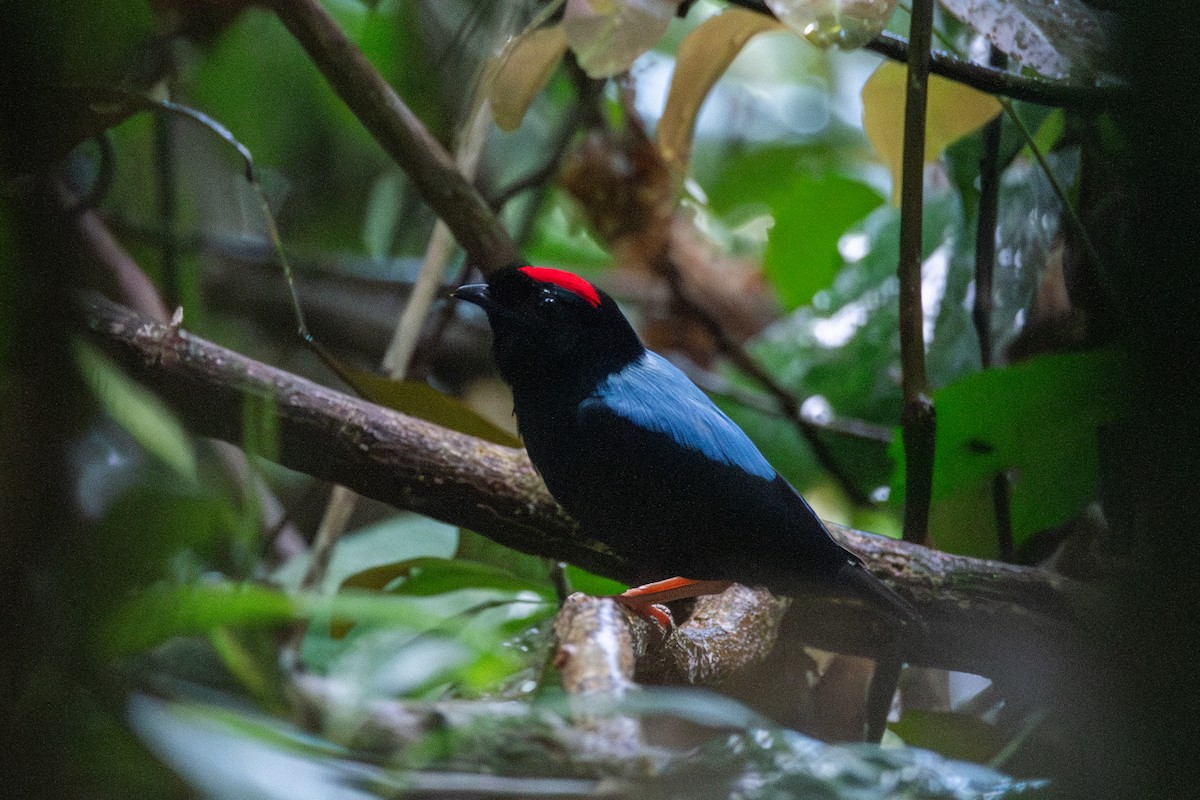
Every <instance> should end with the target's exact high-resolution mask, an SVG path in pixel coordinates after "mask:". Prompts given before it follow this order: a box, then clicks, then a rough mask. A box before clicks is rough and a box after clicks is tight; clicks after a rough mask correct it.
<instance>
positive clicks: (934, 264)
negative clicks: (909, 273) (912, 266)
mask: <svg viewBox="0 0 1200 800" xmlns="http://www.w3.org/2000/svg"><path fill="white" fill-rule="evenodd" d="M949 272H950V243H949V242H946V243H945V244H943V245H942V246H941V247H939V248H938V249H937V250H934V251H933V252H932V253H930V254H929V258H927V259H925V263H924V264H922V265H921V309H922V311H923V312H924V315H923V324H922V326H921V330H922V332H923V333H924V335H925V349H926V350H928V349H929V343H930V342H932V341H933V329H934V326H935V325H936V324H937V318H938V312H939V311H941V308H942V297H943V296H944V295H945V294H946V275H947V274H948V273H949Z"/></svg>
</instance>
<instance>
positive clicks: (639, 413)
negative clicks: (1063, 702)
mask: <svg viewBox="0 0 1200 800" xmlns="http://www.w3.org/2000/svg"><path fill="white" fill-rule="evenodd" d="M452 296H453V297H454V298H456V299H458V300H462V301H465V302H468V303H472V304H474V305H477V306H479V307H481V308H482V309H483V311H484V312H485V313H486V314H487V318H488V322H489V324H490V327H491V329H492V353H493V356H494V359H495V362H496V366H497V368H498V370H499V372H500V376H501V377H502V378H503V379H504V381H505V382H506V383H507V384H508V385H509V386H510V387H511V389H512V396H513V411H514V414H515V415H516V420H517V428H518V431H519V433H520V435H521V438H522V439H523V440H524V443H525V447H526V450H527V451H528V454H529V458H530V460H531V461H532V462H533V465H534V467H535V468H536V469H537V471H538V473H539V474H540V475H541V477H542V479H543V481H544V482H545V484H546V488H547V489H549V491H550V494H551V495H553V497H554V498H555V499H556V500H557V501H558V503H559V504H560V505H561V506H562V507H563V508H564V509H565V510H566V512H567V513H568V514H569V515H570V516H571V517H573V518H574V519H575V520H576V522H578V523H579V526H580V529H581V530H582V531H583V532H584V533H585V534H587V535H588V536H590V537H592V538H594V539H596V540H598V541H600V542H602V543H603V544H605V545H606V546H608V547H609V548H611V549H612V550H613V551H615V552H617V553H619V554H622V555H624V556H625V557H626V558H627V559H628V561H629V563H631V564H632V565H634V566H635V569H636V572H637V575H638V576H639V577H640V578H641V579H643V583H644V584H645V585H644V586H636V587H634V588H631V589H630V590H629V591H628V592H626V593H624V594H622V595H620V596H618V598H617V599H619V600H621V601H622V602H624V603H625V604H626V605H627V606H628V607H630V608H631V609H632V610H634V611H636V612H638V613H639V614H641V615H642V616H646V617H648V618H654V619H659V620H660V621H663V618H662V616H661V612H657V613H656V612H655V611H654V610H652V606H653V604H654V603H660V602H667V601H670V600H674V599H679V598H682V597H688V596H696V595H700V594H713V593H717V592H720V591H722V590H723V589H724V588H726V587H727V586H729V585H730V584H731V583H734V582H736V583H740V584H744V585H749V586H762V587H765V588H767V589H769V590H771V591H772V592H774V593H777V594H782V595H798V594H808V593H813V592H824V593H829V594H834V595H840V596H843V597H849V598H855V599H858V600H862V601H865V602H867V603H870V604H872V605H874V606H876V607H877V608H880V609H882V610H883V611H885V612H888V613H890V614H891V615H892V616H893V617H894V618H895V619H897V621H898V622H900V623H901V624H903V625H907V624H909V623H911V622H913V621H915V620H917V619H918V616H917V614H916V611H915V610H914V609H913V607H912V606H911V605H910V604H909V603H908V602H907V601H906V600H904V599H903V598H901V597H900V596H899V595H897V594H896V593H895V591H893V590H892V589H891V588H889V587H888V586H887V585H886V584H884V583H883V582H882V581H881V580H879V579H878V578H877V577H876V576H875V575H873V574H872V573H871V572H870V571H868V570H867V569H866V567H865V566H864V565H863V562H862V561H861V560H860V559H859V558H858V557H857V556H856V555H854V554H853V553H851V552H850V551H849V550H847V549H845V548H844V547H842V546H841V545H840V544H838V542H837V541H835V540H834V538H833V536H832V535H831V534H830V533H829V530H828V528H826V526H825V525H824V523H822V521H821V520H820V518H819V517H818V516H817V515H816V513H815V512H814V511H813V510H812V507H811V506H809V504H808V502H807V501H805V499H804V498H803V497H802V496H801V494H800V493H799V492H798V491H797V490H796V489H795V488H794V487H793V486H792V485H791V484H790V483H789V482H788V481H787V480H786V479H784V477H783V476H781V475H780V474H779V473H778V472H777V471H776V470H775V469H774V468H773V467H772V466H771V464H770V463H769V462H768V461H767V459H766V458H765V457H764V456H763V454H762V453H761V452H760V451H759V449H758V448H757V447H756V446H755V445H754V443H753V442H752V441H751V440H750V438H749V437H748V436H747V435H746V433H745V432H744V431H742V429H741V428H740V427H738V425H737V424H736V423H735V422H734V421H733V420H732V419H730V418H729V417H728V416H727V415H726V414H725V413H724V412H723V411H721V410H720V409H719V408H718V407H717V406H716V404H715V403H713V401H712V400H711V399H710V398H709V397H708V395H706V394H705V393H704V392H703V391H701V390H700V389H699V388H698V387H697V386H696V385H695V384H694V383H692V381H691V380H690V379H689V378H688V377H687V376H686V375H685V374H684V373H683V372H682V371H681V370H679V369H678V368H677V367H675V366H674V365H673V364H672V363H671V362H670V361H668V360H667V359H666V358H664V357H663V356H661V355H659V354H658V353H655V352H653V351H652V350H649V349H647V348H646V347H645V346H644V345H643V344H642V342H641V340H640V339H639V338H638V335H637V333H636V332H635V331H634V328H633V326H632V325H631V324H630V322H629V320H628V319H627V318H626V316H625V315H624V313H623V312H622V311H621V309H620V308H619V307H618V305H617V303H616V301H614V300H613V298H612V297H610V296H609V295H608V294H607V293H605V292H604V291H602V290H601V289H599V288H597V287H596V286H594V285H593V284H592V283H590V282H589V281H587V280H586V279H584V278H582V277H580V276H578V275H575V274H574V273H571V272H567V271H564V270H560V269H554V268H550V267H540V266H533V265H510V266H507V267H504V268H502V269H499V270H497V271H495V272H494V273H492V274H491V275H490V276H489V277H488V278H487V281H486V283H476V284H467V285H463V286H460V287H459V288H457V289H456V290H454V291H453V293H452Z"/></svg>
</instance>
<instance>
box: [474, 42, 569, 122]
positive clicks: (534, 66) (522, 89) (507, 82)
mask: <svg viewBox="0 0 1200 800" xmlns="http://www.w3.org/2000/svg"><path fill="white" fill-rule="evenodd" d="M566 51H567V37H566V34H565V33H563V27H562V25H551V26H549V27H546V28H538V29H537V30H535V31H530V32H529V33H527V34H525V35H523V36H517V37H515V38H514V39H512V40H510V41H509V43H508V44H507V45H505V47H504V50H503V51H502V52H501V53H500V55H498V56H496V58H495V59H494V60H493V63H492V65H491V67H490V68H489V69H490V70H492V77H491V79H490V81H491V83H490V85H489V86H488V100H490V101H491V104H492V116H493V117H494V118H495V120H496V125H498V126H499V127H500V129H501V130H505V131H514V130H516V129H517V128H518V127H519V126H520V124H521V120H522V119H524V118H525V112H526V111H527V110H528V109H529V106H530V104H531V103H532V102H533V99H534V98H535V97H537V95H538V92H540V91H541V90H542V87H543V86H545V85H546V82H547V81H548V80H550V76H551V75H553V74H554V68H555V67H557V66H558V64H559V62H560V61H562V57H563V54H564V53H565V52H566Z"/></svg>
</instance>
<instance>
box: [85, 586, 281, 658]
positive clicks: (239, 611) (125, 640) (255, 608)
mask: <svg viewBox="0 0 1200 800" xmlns="http://www.w3.org/2000/svg"><path fill="white" fill-rule="evenodd" d="M299 611H300V605H299V604H298V603H297V601H296V600H295V599H294V598H292V597H289V596H288V595H286V594H284V593H283V592H281V591H279V590H278V589H270V588H267V587H264V586H255V585H251V584H246V585H238V584H232V583H217V584H207V585H191V586H166V585H160V586H156V587H153V588H151V589H149V590H147V591H145V592H143V593H141V594H139V595H138V596H136V597H134V598H133V599H132V600H130V601H128V602H127V603H125V604H124V605H122V606H121V607H119V608H118V609H117V610H116V612H115V613H114V614H113V615H112V617H111V618H110V619H109V620H108V621H107V623H106V624H103V625H101V626H99V627H98V629H97V630H98V634H99V635H100V636H101V637H102V640H101V642H100V646H101V650H102V651H103V652H105V653H107V654H108V655H110V656H122V655H130V654H132V653H136V652H138V651H140V650H144V649H146V648H149V647H151V646H153V645H155V644H157V643H159V642H161V641H163V640H165V639H169V638H171V637H172V636H183V635H191V634H199V633H208V632H210V631H213V630H215V629H217V628H220V627H223V626H226V625H251V624H257V625H262V624H278V623H281V622H288V621H290V620H293V619H296V618H297V617H298V615H299Z"/></svg>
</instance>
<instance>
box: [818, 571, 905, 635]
mask: <svg viewBox="0 0 1200 800" xmlns="http://www.w3.org/2000/svg"><path fill="white" fill-rule="evenodd" d="M836 583H837V585H838V586H839V587H840V588H843V589H844V590H846V592H847V593H848V594H850V595H851V596H853V597H858V598H861V599H863V600H866V601H867V602H869V603H871V604H872V605H874V606H875V607H877V608H880V609H882V610H884V611H886V612H888V613H890V614H892V615H893V616H895V617H896V619H897V620H899V621H900V622H901V623H902V624H903V625H905V626H906V627H907V626H912V627H914V628H924V622H922V620H921V615H920V614H918V613H917V610H916V609H915V608H913V606H912V604H911V603H909V602H908V601H907V600H905V599H904V598H903V597H901V596H900V595H898V594H896V593H895V592H894V591H892V590H891V589H890V588H889V587H888V586H887V584H885V583H884V582H883V581H881V580H879V578H876V577H875V576H874V575H872V574H871V573H870V571H868V570H867V568H866V567H864V566H863V565H862V564H860V563H858V562H857V561H847V562H846V564H845V565H843V566H842V567H841V568H839V569H838V574H837V578H836Z"/></svg>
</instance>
